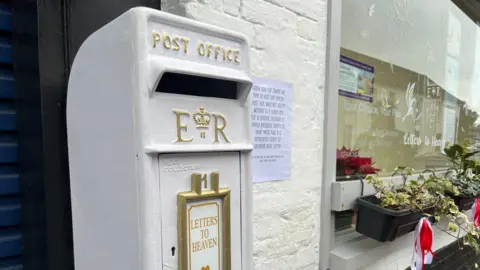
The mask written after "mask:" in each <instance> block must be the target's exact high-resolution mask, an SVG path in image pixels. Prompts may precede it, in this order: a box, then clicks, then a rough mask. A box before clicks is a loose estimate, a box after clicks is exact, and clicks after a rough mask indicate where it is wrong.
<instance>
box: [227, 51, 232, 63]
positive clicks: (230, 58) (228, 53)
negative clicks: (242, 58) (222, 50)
mask: <svg viewBox="0 0 480 270" xmlns="http://www.w3.org/2000/svg"><path fill="white" fill-rule="evenodd" d="M231 54H232V49H227V59H228V61H232V60H233V59H232V55H231Z"/></svg>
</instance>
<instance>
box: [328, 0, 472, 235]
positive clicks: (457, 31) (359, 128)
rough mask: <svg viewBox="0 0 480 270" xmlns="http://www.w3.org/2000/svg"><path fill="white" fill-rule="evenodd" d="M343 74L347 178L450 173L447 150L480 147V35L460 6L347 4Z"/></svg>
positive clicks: (340, 148)
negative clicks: (406, 170)
mask: <svg viewBox="0 0 480 270" xmlns="http://www.w3.org/2000/svg"><path fill="white" fill-rule="evenodd" d="M339 76H340V89H339V92H338V94H339V98H338V102H339V103H338V139H337V157H336V158H337V181H348V180H352V179H360V178H362V177H364V176H365V175H366V174H370V173H378V174H379V175H381V176H382V175H385V176H387V175H390V174H391V173H392V172H393V169H394V168H395V167H397V166H409V167H412V168H414V169H415V170H417V171H423V170H425V169H433V168H434V169H436V170H439V169H442V168H446V167H448V163H447V161H446V159H445V158H444V156H443V148H444V146H445V143H447V142H448V143H457V142H464V141H465V140H468V141H472V142H474V143H476V142H478V141H479V140H480V137H479V131H478V116H479V114H478V113H479V112H480V30H479V27H478V26H477V24H476V23H474V22H473V21H472V19H470V18H469V17H468V16H467V15H465V12H464V11H462V10H461V9H459V8H458V7H457V6H456V5H455V4H454V3H453V2H452V1H450V0H415V1H413V0H410V1H409V0H372V1H358V0H342V40H341V61H340V74H339ZM359 195H360V194H359ZM348 219H350V220H351V221H352V222H353V221H354V214H352V212H345V213H342V214H337V223H339V224H337V226H336V227H337V228H338V229H341V228H343V227H344V226H342V225H341V224H340V220H344V221H345V220H348ZM345 222H346V224H347V223H348V221H345ZM347 227H348V226H347Z"/></svg>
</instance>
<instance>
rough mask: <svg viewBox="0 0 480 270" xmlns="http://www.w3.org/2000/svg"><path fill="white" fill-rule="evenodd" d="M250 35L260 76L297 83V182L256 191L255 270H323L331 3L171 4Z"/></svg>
mask: <svg viewBox="0 0 480 270" xmlns="http://www.w3.org/2000/svg"><path fill="white" fill-rule="evenodd" d="M162 10H163V11H166V12H170V13H173V14H177V15H181V16H185V17H188V18H192V19H195V20H198V21H202V22H206V23H210V24H214V25H218V26H221V27H225V28H229V29H232V30H236V31H239V32H242V33H244V34H245V35H246V36H247V37H248V39H249V41H250V45H251V68H252V73H253V76H257V77H267V78H271V79H277V80H282V81H288V82H291V83H293V85H294V92H293V122H292V137H291V139H292V143H291V147H292V160H291V169H292V170H291V179H290V180H289V181H282V182H270V183H262V184H256V185H254V238H255V239H254V240H255V242H254V269H276V270H281V269H318V262H319V250H318V249H319V243H318V242H319V238H320V190H321V175H322V144H323V116H324V110H323V102H324V99H323V96H324V91H325V88H324V84H325V53H326V24H327V0H308V1H307V0H163V1H162Z"/></svg>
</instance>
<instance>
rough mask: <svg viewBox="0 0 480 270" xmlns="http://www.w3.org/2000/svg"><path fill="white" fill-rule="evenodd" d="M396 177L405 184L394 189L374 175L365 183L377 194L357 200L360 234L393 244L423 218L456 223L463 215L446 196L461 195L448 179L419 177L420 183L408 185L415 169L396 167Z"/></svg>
mask: <svg viewBox="0 0 480 270" xmlns="http://www.w3.org/2000/svg"><path fill="white" fill-rule="evenodd" d="M395 175H401V176H402V179H403V182H402V184H400V185H395V184H394V183H393V182H387V181H384V180H383V179H381V178H379V177H377V176H375V175H369V176H368V177H367V178H366V179H365V181H366V182H367V183H369V184H372V185H373V187H374V188H375V190H376V192H377V193H376V194H375V195H372V196H364V197H359V198H358V199H357V203H358V217H357V226H356V229H357V231H358V232H360V233H362V234H364V235H366V236H368V237H371V238H373V239H376V240H378V241H382V242H384V241H393V240H394V239H395V238H396V237H398V236H400V235H403V234H406V233H409V232H411V231H413V230H414V229H415V226H416V225H417V223H418V221H419V220H420V219H421V218H422V217H425V216H431V218H432V219H433V221H438V220H439V219H440V216H446V217H447V218H449V220H453V221H455V220H456V219H457V217H458V216H459V215H460V214H461V213H460V211H459V210H458V208H457V206H456V205H455V203H454V201H453V199H452V198H450V197H448V196H445V195H444V194H445V193H446V192H450V193H453V194H458V189H457V187H455V186H453V185H452V183H451V182H450V181H449V180H448V179H447V178H445V177H437V176H436V175H435V174H431V175H429V176H425V175H424V174H419V176H418V177H417V179H415V180H411V181H407V180H408V177H410V176H412V175H413V169H411V168H406V167H397V168H396V169H395V171H394V174H393V176H395ZM462 217H463V216H462ZM372 221H375V222H372ZM456 226H457V225H456V224H455V222H451V224H449V227H450V228H451V229H454V228H456ZM457 227H458V226H457Z"/></svg>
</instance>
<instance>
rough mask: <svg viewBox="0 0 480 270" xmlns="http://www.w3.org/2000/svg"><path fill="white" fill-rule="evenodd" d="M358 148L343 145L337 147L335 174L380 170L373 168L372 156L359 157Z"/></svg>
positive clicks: (366, 172)
mask: <svg viewBox="0 0 480 270" xmlns="http://www.w3.org/2000/svg"><path fill="white" fill-rule="evenodd" d="M358 152H359V150H351V149H347V148H345V147H342V148H341V149H337V174H338V175H339V176H340V175H342V174H343V175H352V174H358V173H359V174H373V173H377V172H378V171H380V169H377V168H374V167H373V163H372V158H366V157H359V155H358Z"/></svg>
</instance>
